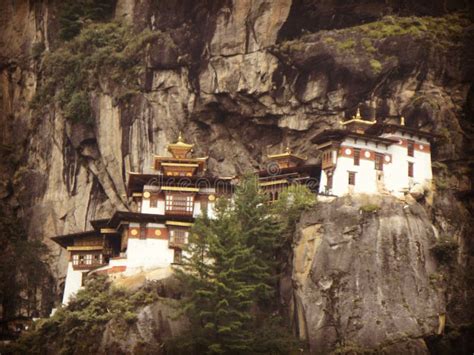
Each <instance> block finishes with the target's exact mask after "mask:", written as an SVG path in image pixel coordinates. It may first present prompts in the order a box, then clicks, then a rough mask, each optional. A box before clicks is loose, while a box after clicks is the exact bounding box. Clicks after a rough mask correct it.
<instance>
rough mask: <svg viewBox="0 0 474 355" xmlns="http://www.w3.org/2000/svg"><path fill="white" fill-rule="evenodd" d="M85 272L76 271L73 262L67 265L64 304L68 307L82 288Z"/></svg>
mask: <svg viewBox="0 0 474 355" xmlns="http://www.w3.org/2000/svg"><path fill="white" fill-rule="evenodd" d="M82 273H83V271H78V270H74V269H73V267H72V262H71V261H70V262H69V263H68V265H67V274H66V284H65V285H64V295H63V304H64V305H66V304H68V303H69V301H70V300H71V297H73V296H74V295H75V294H76V293H77V291H79V290H80V289H81V287H82Z"/></svg>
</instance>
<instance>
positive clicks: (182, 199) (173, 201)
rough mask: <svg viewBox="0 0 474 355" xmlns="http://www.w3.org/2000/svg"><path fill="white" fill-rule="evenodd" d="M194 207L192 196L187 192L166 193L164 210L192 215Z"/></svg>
mask: <svg viewBox="0 0 474 355" xmlns="http://www.w3.org/2000/svg"><path fill="white" fill-rule="evenodd" d="M193 207H194V196H193V195H187V194H167V195H166V203H165V209H166V212H168V213H169V212H172V213H177V214H184V215H192V214H193Z"/></svg>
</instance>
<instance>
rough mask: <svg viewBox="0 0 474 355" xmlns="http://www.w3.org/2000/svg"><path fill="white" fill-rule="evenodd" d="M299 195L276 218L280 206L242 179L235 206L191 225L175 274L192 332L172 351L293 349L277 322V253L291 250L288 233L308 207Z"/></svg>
mask: <svg viewBox="0 0 474 355" xmlns="http://www.w3.org/2000/svg"><path fill="white" fill-rule="evenodd" d="M293 192H294V191H293ZM308 193H309V192H308ZM291 196H292V197H291ZM301 196H302V195H301V194H300V193H299V192H298V196H293V195H292V194H291V193H286V194H283V198H285V199H286V200H285V202H283V201H282V202H280V205H279V206H281V208H283V207H282V206H283V205H284V204H285V203H286V206H287V209H286V210H285V211H284V215H285V217H282V215H279V214H278V213H276V211H278V212H280V211H279V208H280V207H278V208H277V207H276V206H272V205H271V204H270V203H269V201H268V200H267V199H266V196H265V195H264V194H262V193H261V191H260V189H259V186H258V181H257V179H256V178H255V177H253V176H247V177H245V178H244V179H243V181H242V182H241V184H240V186H239V187H238V188H237V190H236V192H235V194H234V199H233V200H232V201H231V200H228V199H225V198H220V199H219V200H218V202H217V203H216V207H215V218H214V219H209V218H208V217H207V216H203V217H200V218H198V219H197V220H196V223H195V225H194V227H193V228H192V231H191V236H190V243H189V247H188V249H187V250H186V252H187V255H188V256H187V257H185V262H184V265H183V268H182V269H181V270H178V276H179V278H180V280H181V281H182V283H183V286H184V288H185V290H186V291H187V296H186V297H185V298H184V300H183V302H182V306H183V308H182V312H183V313H184V314H186V315H187V316H188V317H189V319H190V321H191V325H192V326H191V331H190V332H189V333H188V334H185V335H184V336H183V337H180V338H178V339H175V340H174V342H173V343H172V344H170V347H169V348H170V349H176V348H177V352H183V351H185V350H186V351H190V352H195V353H288V352H289V351H290V350H291V349H292V348H293V347H294V346H295V345H296V344H297V342H296V341H295V339H294V338H293V337H292V334H291V331H290V330H289V329H288V328H287V327H286V325H285V322H284V320H283V319H282V318H281V317H280V316H279V309H278V292H277V286H278V283H277V279H278V276H279V270H280V269H281V267H280V265H279V264H280V262H281V259H280V257H279V255H278V254H279V252H280V251H281V249H282V248H283V247H284V245H288V244H287V243H286V238H287V235H286V234H285V231H286V228H289V225H290V224H291V223H293V218H294V221H296V218H297V215H298V217H299V213H301V209H302V206H308V201H307V197H308V195H306V194H305V195H304V198H301ZM290 200H291V201H290ZM298 211H299V212H298ZM290 220H291V221H290ZM295 223H296V222H295Z"/></svg>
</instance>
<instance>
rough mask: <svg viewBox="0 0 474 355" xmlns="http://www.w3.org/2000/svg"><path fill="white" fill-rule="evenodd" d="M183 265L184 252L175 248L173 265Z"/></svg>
mask: <svg viewBox="0 0 474 355" xmlns="http://www.w3.org/2000/svg"><path fill="white" fill-rule="evenodd" d="M182 263H183V251H182V250H181V249H179V248H175V249H174V252H173V264H182Z"/></svg>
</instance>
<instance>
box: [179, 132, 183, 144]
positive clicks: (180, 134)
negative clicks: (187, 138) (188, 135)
mask: <svg viewBox="0 0 474 355" xmlns="http://www.w3.org/2000/svg"><path fill="white" fill-rule="evenodd" d="M183 142H184V140H183V134H182V133H181V131H179V135H178V143H183Z"/></svg>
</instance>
